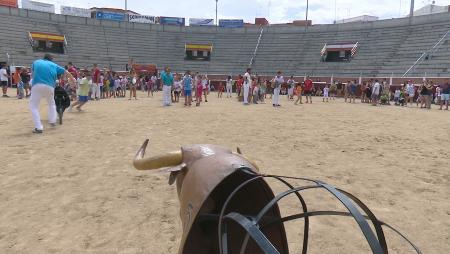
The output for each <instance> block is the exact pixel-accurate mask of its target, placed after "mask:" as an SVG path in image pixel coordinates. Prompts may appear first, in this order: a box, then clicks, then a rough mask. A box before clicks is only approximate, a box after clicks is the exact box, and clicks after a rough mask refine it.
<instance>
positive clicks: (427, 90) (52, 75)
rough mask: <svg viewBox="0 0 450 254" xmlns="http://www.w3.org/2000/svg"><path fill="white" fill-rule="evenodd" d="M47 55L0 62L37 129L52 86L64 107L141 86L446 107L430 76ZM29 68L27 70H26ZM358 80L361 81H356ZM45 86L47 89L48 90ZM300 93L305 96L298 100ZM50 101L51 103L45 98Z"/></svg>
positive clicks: (449, 90)
mask: <svg viewBox="0 0 450 254" xmlns="http://www.w3.org/2000/svg"><path fill="white" fill-rule="evenodd" d="M52 60H53V58H52V56H51V55H49V54H47V55H45V57H44V59H40V60H36V61H35V62H34V63H33V65H32V66H31V69H27V68H16V69H15V71H14V73H13V74H10V73H9V71H7V69H6V65H2V66H1V68H0V82H1V83H0V84H1V86H2V92H3V97H8V95H7V89H8V82H9V80H10V79H11V80H12V82H13V84H16V87H17V98H18V99H23V98H28V97H31V99H30V108H31V111H32V115H33V120H34V123H35V129H34V132H35V133H41V132H42V129H43V126H42V124H41V123H40V117H39V112H38V107H39V101H40V100H41V99H42V98H46V99H47V101H48V102H49V122H50V124H51V125H53V124H55V122H56V120H55V114H54V113H51V112H50V111H52V112H53V108H54V107H55V103H54V100H53V99H52V98H50V97H51V96H53V94H54V88H55V87H60V88H63V91H65V92H66V93H67V96H68V97H69V98H70V100H72V101H73V102H72V104H71V106H70V107H69V108H68V111H72V110H73V109H76V110H78V111H81V110H82V107H83V106H84V105H85V104H86V103H87V102H88V101H90V100H101V99H109V98H126V97H127V93H128V94H129V96H128V99H129V100H132V99H135V100H137V99H138V98H137V97H138V96H137V91H138V90H141V91H143V92H145V93H146V94H147V96H148V97H150V96H151V97H153V96H154V93H155V92H158V91H162V97H163V100H162V101H163V106H171V105H173V103H179V102H180V98H182V97H183V98H184V106H185V107H190V106H192V104H193V103H195V106H197V107H198V106H200V105H202V103H203V102H205V103H206V102H208V96H209V93H210V91H214V90H215V91H217V97H218V98H222V96H223V93H226V98H233V97H234V95H233V94H236V96H235V97H236V98H237V100H238V101H240V102H242V103H243V105H246V106H247V105H250V104H259V103H266V99H268V96H270V98H269V99H270V100H271V103H272V106H273V107H280V106H281V103H280V96H286V97H287V101H289V102H290V101H292V102H293V103H294V105H299V104H303V103H304V102H305V103H306V104H308V103H309V104H311V103H312V98H313V96H315V97H322V102H324V103H327V102H330V101H332V100H335V98H336V97H338V96H339V97H343V98H344V101H345V102H348V103H356V100H357V99H358V98H359V99H360V100H361V102H362V103H368V104H371V105H373V106H377V105H379V104H391V102H393V103H394V105H397V106H412V105H413V104H415V105H416V107H419V105H420V107H421V108H426V109H431V104H433V103H434V104H436V105H439V109H441V110H442V109H444V106H445V110H448V104H449V96H450V85H449V83H448V82H445V83H443V84H439V85H435V84H434V83H433V82H432V81H427V80H424V81H423V84H421V85H420V86H417V85H415V84H413V83H412V82H411V81H408V82H405V83H404V84H402V85H401V86H395V87H394V86H391V85H390V84H389V83H388V82H387V80H386V79H384V80H383V81H379V80H378V79H371V80H368V81H364V82H358V81H357V80H349V81H346V82H341V81H339V80H336V81H334V82H333V81H332V82H330V83H327V82H320V80H316V81H313V80H312V79H311V78H310V77H308V76H306V77H305V78H304V79H303V80H302V81H298V79H297V80H296V79H295V78H294V77H293V76H290V77H289V78H287V79H286V78H285V77H284V76H283V73H282V72H281V71H278V72H277V73H276V74H275V75H274V76H273V78H270V79H267V78H266V79H264V78H263V77H261V76H258V75H253V74H252V70H251V68H247V69H246V71H245V73H243V74H241V75H238V76H237V78H236V80H233V78H232V76H228V77H227V78H226V79H225V80H223V81H215V82H214V83H215V84H214V85H213V84H212V83H211V81H210V80H209V79H208V76H207V75H201V74H199V73H198V72H196V73H191V72H190V71H186V72H185V73H184V74H178V73H172V72H171V70H170V68H169V67H166V68H165V69H164V70H163V71H161V72H160V73H157V72H154V73H152V74H140V73H137V72H135V71H134V70H133V69H131V70H130V71H127V72H113V71H109V70H106V69H104V70H101V69H100V68H99V67H98V66H97V64H94V65H93V66H92V68H91V69H90V70H86V69H84V70H81V69H79V68H76V67H75V66H74V65H73V64H72V63H71V62H69V63H68V64H67V66H65V67H61V66H58V65H56V64H55V63H53V61H52ZM31 73H33V75H31ZM360 83H361V84H360ZM49 88H50V90H49ZM303 97H305V98H304V99H305V100H303ZM52 100H53V102H51V101H52Z"/></svg>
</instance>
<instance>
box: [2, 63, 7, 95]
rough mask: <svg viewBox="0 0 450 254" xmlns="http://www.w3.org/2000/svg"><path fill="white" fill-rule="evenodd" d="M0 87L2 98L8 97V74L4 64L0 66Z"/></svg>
mask: <svg viewBox="0 0 450 254" xmlns="http://www.w3.org/2000/svg"><path fill="white" fill-rule="evenodd" d="M0 85H1V87H2V92H3V97H8V95H7V94H6V92H7V90H8V72H7V71H6V65H5V64H2V66H1V69H0Z"/></svg>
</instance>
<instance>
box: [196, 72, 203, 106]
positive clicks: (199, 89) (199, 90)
mask: <svg viewBox="0 0 450 254" xmlns="http://www.w3.org/2000/svg"><path fill="white" fill-rule="evenodd" d="M202 94H203V85H202V80H201V79H198V80H197V86H196V93H195V98H196V100H197V102H196V103H195V106H197V107H198V106H200V102H201V101H202Z"/></svg>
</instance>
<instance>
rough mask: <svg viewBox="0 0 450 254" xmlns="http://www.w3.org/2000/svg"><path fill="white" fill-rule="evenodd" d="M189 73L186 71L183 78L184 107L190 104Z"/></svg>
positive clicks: (190, 87)
mask: <svg viewBox="0 0 450 254" xmlns="http://www.w3.org/2000/svg"><path fill="white" fill-rule="evenodd" d="M190 74H191V73H190V71H187V72H186V74H185V75H184V77H183V91H184V106H185V107H187V106H189V107H190V106H191V104H192V77H191V75H190Z"/></svg>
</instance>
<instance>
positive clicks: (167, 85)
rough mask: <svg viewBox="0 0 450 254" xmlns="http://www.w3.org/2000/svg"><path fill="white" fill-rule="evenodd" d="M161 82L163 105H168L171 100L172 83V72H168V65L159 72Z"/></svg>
mask: <svg viewBox="0 0 450 254" xmlns="http://www.w3.org/2000/svg"><path fill="white" fill-rule="evenodd" d="M161 82H162V85H163V106H170V105H171V100H172V98H171V97H170V93H171V91H172V85H173V74H172V73H171V72H170V68H169V67H166V68H165V69H164V71H163V72H162V73H161Z"/></svg>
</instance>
